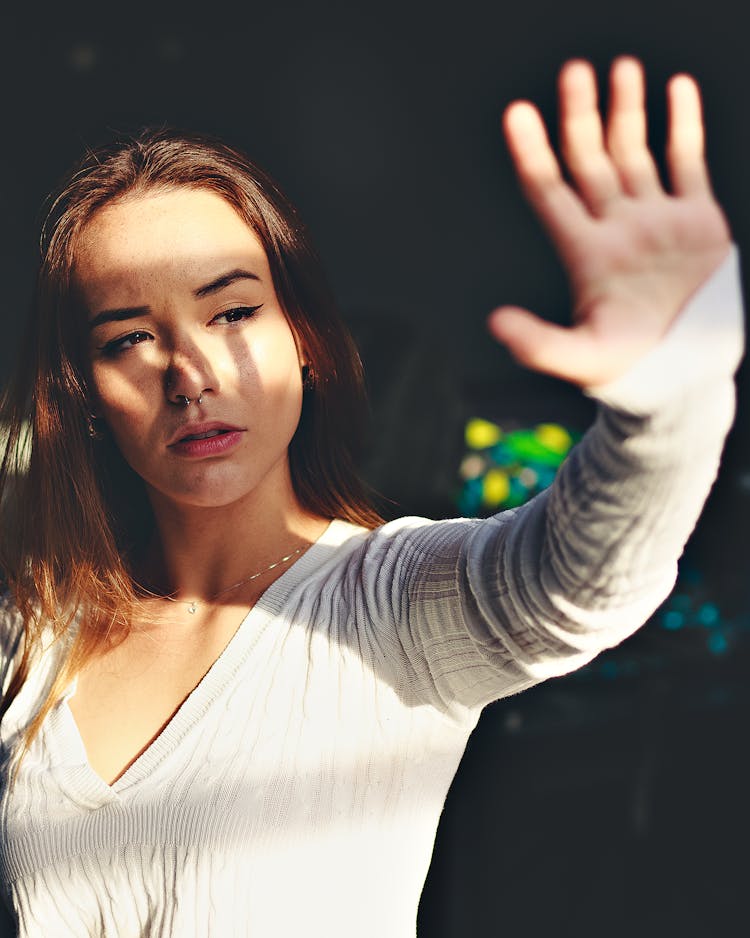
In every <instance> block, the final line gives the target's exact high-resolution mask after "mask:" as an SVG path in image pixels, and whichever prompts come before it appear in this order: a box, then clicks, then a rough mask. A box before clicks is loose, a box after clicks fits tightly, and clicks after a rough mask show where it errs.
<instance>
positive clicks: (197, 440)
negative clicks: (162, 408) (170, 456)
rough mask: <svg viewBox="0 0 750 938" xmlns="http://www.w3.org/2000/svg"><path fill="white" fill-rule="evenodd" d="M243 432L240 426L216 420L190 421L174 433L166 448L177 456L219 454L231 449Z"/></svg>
mask: <svg viewBox="0 0 750 938" xmlns="http://www.w3.org/2000/svg"><path fill="white" fill-rule="evenodd" d="M243 433H244V429H243V428H241V427H235V426H232V425H231V424H227V423H220V422H218V421H213V422H211V423H200V424H199V423H191V424H186V425H185V426H183V427H181V428H180V429H179V430H178V431H177V432H176V433H175V434H174V436H173V437H172V440H171V442H169V443H168V444H167V448H168V449H169V450H170V451H171V452H172V453H174V454H175V455H178V456H190V457H198V458H200V457H203V456H220V455H222V454H223V453H226V452H228V451H229V450H230V449H233V448H234V447H235V446H236V445H237V443H239V441H240V439H241V436H242V434H243Z"/></svg>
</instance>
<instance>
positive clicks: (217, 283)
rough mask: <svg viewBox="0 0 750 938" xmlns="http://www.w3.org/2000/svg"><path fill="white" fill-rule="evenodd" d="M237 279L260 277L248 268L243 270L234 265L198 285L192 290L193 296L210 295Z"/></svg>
mask: <svg viewBox="0 0 750 938" xmlns="http://www.w3.org/2000/svg"><path fill="white" fill-rule="evenodd" d="M237 280H260V277H259V276H258V275H257V274H253V273H251V272H250V271H249V270H243V269H242V268H240V267H236V268H235V269H234V270H230V271H229V272H228V273H226V274H222V275H221V276H220V277H217V278H216V279H215V280H212V281H211V282H210V283H207V284H205V285H204V286H202V287H198V289H197V290H194V291H193V296H195V297H196V298H198V299H200V298H201V297H204V296H210V295H211V294H212V293H217V292H218V291H219V290H223V289H224V287H228V286H229V285H230V284H231V283H235V282H236V281H237Z"/></svg>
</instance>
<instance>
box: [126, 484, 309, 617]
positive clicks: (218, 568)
mask: <svg viewBox="0 0 750 938" xmlns="http://www.w3.org/2000/svg"><path fill="white" fill-rule="evenodd" d="M151 501H152V505H153V509H154V516H155V521H156V529H155V536H154V539H153V542H152V544H151V546H150V549H149V551H148V555H147V557H146V562H145V564H144V570H143V581H144V583H146V584H147V585H148V586H149V588H150V589H153V590H154V591H155V592H159V593H165V594H172V595H175V596H177V597H180V598H182V599H186V600H193V599H195V600H199V601H204V602H205V601H208V600H209V599H210V598H212V597H215V596H216V595H217V594H219V593H220V592H221V591H222V590H225V589H226V588H227V587H230V586H232V585H233V584H235V583H240V581H244V580H246V579H247V578H250V577H253V578H254V574H256V573H258V572H261V571H262V574H261V577H259V578H257V580H256V579H255V578H254V579H253V582H254V583H255V584H257V585H259V586H262V587H263V588H265V587H266V586H268V585H269V584H270V583H271V582H272V581H273V580H274V579H276V577H278V576H280V575H281V573H283V572H284V570H285V569H286V568H287V567H288V566H290V565H291V563H292V562H293V561H294V560H296V559H297V557H298V556H299V553H298V554H295V556H294V557H292V558H290V560H289V561H288V562H287V563H285V564H283V565H280V566H279V567H274V568H273V570H270V571H268V570H267V569H266V568H268V567H269V566H270V565H271V564H276V563H277V562H278V561H279V560H281V559H282V558H283V557H285V556H286V555H288V554H290V553H292V552H293V551H296V550H297V548H303V549H304V548H306V547H308V546H309V545H310V544H312V543H313V542H314V541H316V540H317V539H318V538H319V537H320V535H321V534H322V533H323V531H324V530H325V528H326V526H327V525H328V520H327V519H324V518H320V517H318V516H316V515H313V514H311V513H310V512H307V511H305V510H304V509H303V508H302V507H301V506H300V505H299V503H298V501H297V499H296V497H294V496H293V493H292V497H291V498H282V499H279V498H276V499H273V498H271V499H264V498H262V497H259V495H258V494H255V497H254V495H253V494H251V495H250V496H248V497H246V498H244V499H243V500H242V501H241V502H239V503H238V502H233V503H232V504H230V505H222V506H218V507H216V506H211V507H196V506H192V505H191V506H186V505H181V504H177V503H175V502H172V501H169V500H166V499H163V498H162V497H160V496H159V495H158V494H152V496H151ZM300 553H301V551H300Z"/></svg>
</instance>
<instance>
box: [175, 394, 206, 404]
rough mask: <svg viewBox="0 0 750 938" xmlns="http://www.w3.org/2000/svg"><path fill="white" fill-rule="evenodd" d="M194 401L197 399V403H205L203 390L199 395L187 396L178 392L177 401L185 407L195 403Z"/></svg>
mask: <svg viewBox="0 0 750 938" xmlns="http://www.w3.org/2000/svg"><path fill="white" fill-rule="evenodd" d="M193 401H195V403H196V404H202V403H203V392H202V391H201V393H200V394H199V395H198V397H185V395H184V394H178V395H177V402H178V403H179V404H182V406H183V407H189V406H190V405H191V404H192V403H193Z"/></svg>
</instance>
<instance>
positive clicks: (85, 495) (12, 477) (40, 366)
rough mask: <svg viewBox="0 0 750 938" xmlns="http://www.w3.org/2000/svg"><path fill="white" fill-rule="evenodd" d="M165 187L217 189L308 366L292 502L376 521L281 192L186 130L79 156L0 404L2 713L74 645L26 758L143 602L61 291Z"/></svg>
mask: <svg viewBox="0 0 750 938" xmlns="http://www.w3.org/2000/svg"><path fill="white" fill-rule="evenodd" d="M174 187H191V188H202V189H208V190H211V191H213V192H215V193H217V194H218V195H220V196H222V197H223V198H224V199H225V200H226V201H227V202H228V203H229V204H230V205H232V206H233V207H234V209H235V210H236V211H237V212H238V213H239V215H240V216H241V217H242V218H243V219H244V220H245V222H246V223H247V224H248V226H249V227H250V228H251V229H252V230H253V231H254V233H255V234H256V235H257V237H258V238H259V239H260V241H261V243H262V245H263V247H264V249H265V252H266V255H267V256H268V261H269V265H270V269H271V273H272V277H273V283H274V287H275V290H276V294H277V296H278V298H279V300H280V302H281V304H282V306H283V308H284V311H285V313H286V315H287V317H288V319H289V323H290V325H291V327H292V329H293V331H294V332H295V334H296V336H297V338H298V341H299V342H300V343H301V346H302V347H303V348H304V349H305V352H306V355H307V357H308V359H309V361H310V364H311V368H312V388H311V389H308V390H307V391H306V392H305V393H304V395H303V404H302V415H301V418H300V422H299V425H298V427H297V430H296V433H295V435H294V437H293V439H292V441H291V444H290V447H289V463H290V469H291V477H292V483H293V486H294V491H295V493H296V495H297V498H298V500H299V502H300V504H301V505H302V506H303V507H304V508H306V509H308V510H309V511H311V512H314V513H315V514H318V515H320V516H323V517H328V518H343V519H344V520H347V521H352V522H355V523H358V524H362V525H364V526H366V527H370V528H372V527H375V526H376V525H377V524H379V523H380V522H381V518H380V516H379V514H378V513H377V511H376V510H375V509H374V508H373V507H372V505H371V503H370V501H369V497H368V494H367V492H366V489H365V487H364V485H363V484H362V483H361V481H360V480H359V478H358V476H357V473H356V470H355V463H356V457H357V452H358V447H359V445H360V443H361V436H360V434H361V432H362V426H363V420H362V415H363V406H364V395H363V380H362V369H361V363H360V360H359V356H358V354H357V351H356V348H355V346H354V344H353V342H352V340H351V338H350V336H349V334H348V332H347V330H346V329H345V328H344V326H343V325H342V323H341V321H340V319H339V317H338V315H337V312H336V309H335V305H334V302H333V299H332V296H331V294H330V291H329V289H328V287H327V284H326V281H325V278H324V276H323V274H322V270H321V265H320V262H319V260H318V257H317V255H316V253H315V251H314V250H313V248H312V246H311V243H310V240H309V237H308V235H307V233H306V230H305V228H304V226H303V225H302V223H301V221H300V219H299V217H298V215H297V212H296V210H295V209H294V207H293V206H292V205H291V204H290V203H289V201H288V200H287V199H286V197H285V196H284V195H283V194H282V193H281V192H280V190H279V189H278V187H277V186H276V184H275V183H274V182H273V181H272V180H271V179H270V177H269V176H268V175H266V173H264V172H263V171H262V170H261V169H259V168H258V167H257V166H255V165H254V164H253V163H251V162H250V161H249V160H248V159H247V158H246V157H245V156H244V155H242V154H241V153H239V152H238V151H236V150H234V149H232V148H231V147H228V146H226V145H225V144H223V143H221V142H218V141H215V140H211V139H208V138H205V137H202V136H198V135H194V134H183V133H175V132H172V131H164V130H159V131H144V132H142V133H141V134H139V135H138V136H136V137H131V138H128V139H125V140H122V141H118V142H115V143H112V144H109V145H107V146H105V147H103V148H100V149H97V150H94V151H91V152H89V153H88V154H87V155H86V156H85V157H84V159H83V160H82V161H81V162H80V164H79V165H78V166H77V167H76V168H75V169H74V170H73V172H72V173H71V174H70V175H69V177H68V178H67V179H66V181H65V182H64V183H63V185H62V186H61V188H60V191H59V193H58V195H57V196H56V197H55V198H54V199H53V201H52V204H51V209H50V211H49V214H48V216H47V219H46V221H45V223H44V227H43V231H42V238H41V265H40V271H39V277H38V283H37V292H36V301H35V304H34V316H33V317H32V321H31V322H30V323H29V328H28V332H27V337H26V341H25V344H24V348H23V352H22V355H21V359H20V362H19V367H18V368H17V371H16V374H15V377H14V379H13V380H12V381H11V383H10V385H9V387H8V389H7V391H6V393H5V396H4V399H3V401H2V404H1V405H0V427H4V428H5V432H6V434H7V440H6V445H5V452H4V455H3V459H2V465H1V466H0V522H1V525H0V570H2V574H3V577H4V579H5V584H4V585H5V587H6V588H7V589H8V590H9V591H10V593H11V595H12V597H13V601H14V602H15V605H16V607H17V609H18V611H19V613H20V615H21V617H22V620H23V623H24V641H23V650H22V653H21V657H20V660H19V662H18V664H17V666H16V668H15V670H14V673H13V677H12V679H11V681H10V684H9V686H8V688H7V691H6V694H5V696H4V699H3V701H2V706H1V707H0V717H1V716H2V714H3V713H5V711H6V710H7V708H8V707H9V706H10V704H11V702H12V701H13V699H14V698H15V697H16V696H17V694H18V692H19V691H20V689H21V687H22V686H23V684H24V682H25V680H26V678H27V676H28V673H29V669H30V667H31V663H32V661H33V659H34V656H35V654H36V653H37V651H38V650H39V649H40V647H41V646H42V644H43V643H44V644H46V642H47V640H48V638H49V639H53V640H55V639H57V640H62V641H65V640H66V639H67V638H68V637H71V638H72V640H71V641H69V642H68V644H67V646H66V648H65V653H64V656H63V664H62V667H61V668H60V670H59V672H58V674H57V677H56V680H55V682H54V684H53V686H52V688H51V690H50V692H49V694H48V696H47V698H46V700H45V701H44V703H43V705H42V707H41V709H40V711H39V712H38V714H37V715H36V716H35V718H34V720H33V722H32V723H31V724H30V726H29V730H28V732H27V734H26V746H27V747H28V745H29V744H30V742H31V740H32V739H33V738H34V736H35V734H36V733H37V732H38V730H39V727H40V726H41V724H42V722H43V720H44V718H45V716H46V715H47V713H48V712H49V710H50V708H51V707H52V706H53V704H54V703H55V701H56V700H57V699H58V698H59V696H60V694H61V693H62V692H63V691H64V689H65V687H66V686H67V685H68V684H69V683H70V681H71V680H72V678H73V676H74V675H75V674H76V673H78V672H79V671H80V669H81V668H82V667H83V666H84V665H85V664H86V662H87V661H89V660H90V659H91V657H92V656H93V655H95V654H96V653H97V651H98V650H100V649H102V648H103V647H104V646H105V645H106V643H107V642H109V641H111V640H116V639H118V638H122V637H124V636H125V635H126V634H127V631H128V629H129V627H130V623H131V622H132V621H133V617H134V615H136V614H137V610H138V603H139V592H138V588H137V584H136V583H135V581H134V577H133V567H132V562H133V559H134V558H135V557H137V555H138V551H139V549H140V548H141V547H143V546H144V544H145V541H146V540H147V539H148V536H149V534H150V526H151V524H152V516H151V512H150V507H149V504H148V501H147V498H146V494H145V487H144V485H143V483H142V481H141V479H140V478H139V477H138V476H137V475H136V474H135V473H134V472H133V470H131V469H130V467H129V466H128V465H127V464H126V463H125V461H124V459H123V458H122V456H121V455H120V453H119V451H118V450H117V447H116V446H115V444H114V443H113V442H112V441H111V440H110V439H109V438H106V437H105V439H103V440H97V439H95V438H94V437H95V436H96V434H93V435H92V433H91V414H92V410H93V408H92V405H91V398H90V395H89V389H88V386H87V374H88V366H87V360H86V345H85V340H84V331H83V316H82V315H81V311H80V309H78V308H77V303H76V298H75V295H74V291H73V285H72V271H73V264H74V261H75V252H76V247H77V242H78V237H79V235H80V233H81V231H82V229H83V227H84V226H85V225H86V223H87V222H88V221H89V220H90V219H91V218H92V216H93V215H94V214H95V213H96V212H97V211H98V210H99V209H100V208H102V207H103V206H104V205H106V204H108V203H111V202H112V201H114V200H117V199H120V198H123V197H125V196H132V195H138V194H140V193H145V192H148V191H154V190H156V191H158V190H160V189H161V190H163V189H169V188H174ZM74 624H76V625H77V627H76V628H72V626H73V625H74Z"/></svg>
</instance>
